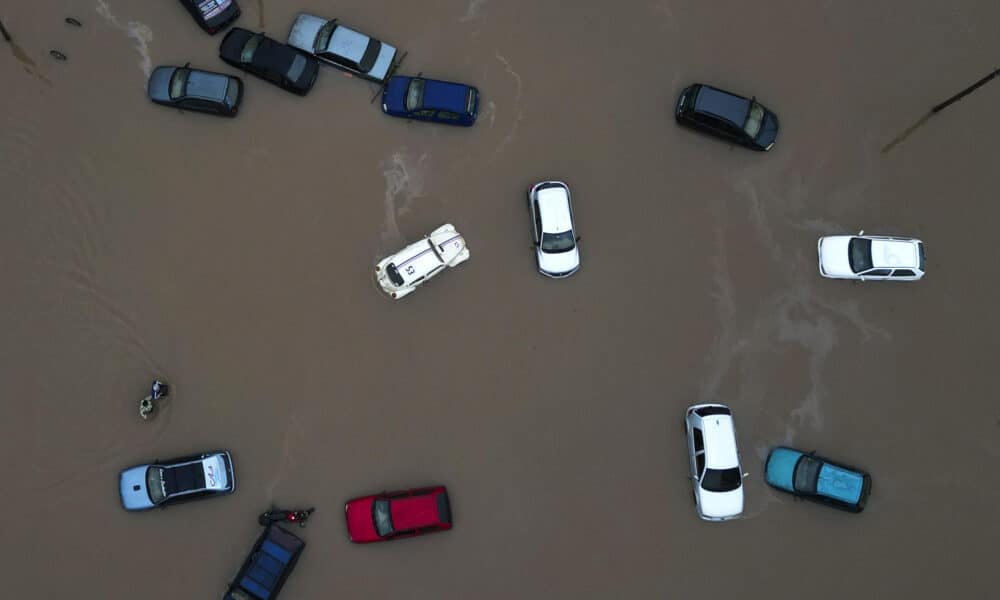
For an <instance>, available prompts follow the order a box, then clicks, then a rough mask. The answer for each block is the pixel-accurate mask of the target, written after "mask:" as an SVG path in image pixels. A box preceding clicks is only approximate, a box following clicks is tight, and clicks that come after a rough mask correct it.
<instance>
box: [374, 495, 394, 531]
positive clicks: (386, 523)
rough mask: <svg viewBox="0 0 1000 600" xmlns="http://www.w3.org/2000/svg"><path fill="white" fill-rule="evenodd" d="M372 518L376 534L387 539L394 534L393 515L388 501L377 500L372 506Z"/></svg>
mask: <svg viewBox="0 0 1000 600" xmlns="http://www.w3.org/2000/svg"><path fill="white" fill-rule="evenodd" d="M372 518H373V519H374V520H375V532H376V533H378V534H379V535H380V536H382V537H385V536H387V535H389V534H391V533H392V515H391V514H390V513H389V501H388V500H376V501H375V504H374V505H373V506H372Z"/></svg>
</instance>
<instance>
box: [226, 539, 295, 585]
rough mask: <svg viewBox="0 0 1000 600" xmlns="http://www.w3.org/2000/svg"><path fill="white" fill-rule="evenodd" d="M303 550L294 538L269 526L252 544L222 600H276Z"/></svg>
mask: <svg viewBox="0 0 1000 600" xmlns="http://www.w3.org/2000/svg"><path fill="white" fill-rule="evenodd" d="M305 547H306V543H305V542H304V541H302V540H301V539H300V538H299V537H297V536H296V535H294V534H292V533H291V532H289V531H287V530H285V529H284V528H282V527H279V526H278V525H270V526H269V527H268V528H267V529H265V530H264V532H263V533H262V534H260V537H259V538H257V541H256V542H254V545H253V548H251V549H250V553H249V554H248V555H247V558H246V560H245V561H243V566H241V567H240V570H239V571H238V572H237V573H236V577H235V579H233V581H232V582H231V583H230V584H229V589H227V590H226V595H225V596H224V597H223V600H275V598H277V597H278V593H279V592H280V591H281V587H282V586H283V585H285V580H286V579H288V576H289V575H291V574H292V571H293V570H294V569H295V563H296V562H298V560H299V556H300V555H301V554H302V550H303V549H305Z"/></svg>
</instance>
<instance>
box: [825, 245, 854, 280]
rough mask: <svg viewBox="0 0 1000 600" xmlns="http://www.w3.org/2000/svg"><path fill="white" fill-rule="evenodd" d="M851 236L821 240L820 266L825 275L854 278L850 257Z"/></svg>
mask: <svg viewBox="0 0 1000 600" xmlns="http://www.w3.org/2000/svg"><path fill="white" fill-rule="evenodd" d="M851 237H852V236H849V235H834V236H829V237H822V238H820V239H819V250H818V251H819V266H820V269H822V270H823V274H824V275H833V276H838V277H844V276H854V274H855V273H854V271H852V270H851V263H850V260H849V256H848V250H847V245H848V244H849V243H850V242H851Z"/></svg>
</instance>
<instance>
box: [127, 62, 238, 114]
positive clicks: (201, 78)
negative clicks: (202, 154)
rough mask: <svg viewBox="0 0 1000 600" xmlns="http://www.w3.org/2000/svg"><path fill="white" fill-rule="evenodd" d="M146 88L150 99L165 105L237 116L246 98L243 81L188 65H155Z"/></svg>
mask: <svg viewBox="0 0 1000 600" xmlns="http://www.w3.org/2000/svg"><path fill="white" fill-rule="evenodd" d="M147 92H148V94H149V99H150V100H152V101H153V102H155V103H157V104H162V105H164V106H173V107H174V108H180V109H183V110H193V111H198V112H204V113H209V114H213V115H221V116H224V117H235V116H236V113H237V112H239V110H240V102H242V100H243V81H242V80H240V78H239V77H233V76H232V75H223V74H222V73H213V72H211V71H201V70H199V69H191V68H188V67H186V66H185V67H156V68H155V69H154V70H153V72H152V74H150V76H149V85H148V87H147Z"/></svg>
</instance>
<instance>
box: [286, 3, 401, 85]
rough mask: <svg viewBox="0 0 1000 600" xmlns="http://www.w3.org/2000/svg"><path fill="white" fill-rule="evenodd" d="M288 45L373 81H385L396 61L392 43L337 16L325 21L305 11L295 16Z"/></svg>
mask: <svg viewBox="0 0 1000 600" xmlns="http://www.w3.org/2000/svg"><path fill="white" fill-rule="evenodd" d="M288 44H289V45H290V46H294V47H296V48H298V49H299V50H303V51H305V52H308V53H310V54H313V55H315V56H316V58H318V59H320V60H322V61H324V62H327V63H329V64H331V65H333V66H335V67H337V68H338V69H341V70H343V71H347V72H349V73H354V74H355V75H358V76H359V77H364V78H365V79H369V80H371V81H374V82H376V83H383V82H385V80H386V79H387V78H388V77H389V75H390V74H391V71H392V66H393V61H395V60H396V48H395V47H394V46H390V45H389V44H386V43H383V42H381V41H379V40H376V39H375V38H372V37H368V36H367V35H365V34H363V33H359V32H357V31H354V30H353V29H349V28H347V27H345V26H343V25H341V24H339V23H337V19H333V20H331V21H327V20H326V19H322V18H320V17H316V16H313V15H307V14H305V13H300V14H299V16H297V17H295V22H294V23H292V30H291V31H290V32H289V33H288Z"/></svg>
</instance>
